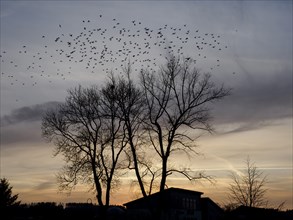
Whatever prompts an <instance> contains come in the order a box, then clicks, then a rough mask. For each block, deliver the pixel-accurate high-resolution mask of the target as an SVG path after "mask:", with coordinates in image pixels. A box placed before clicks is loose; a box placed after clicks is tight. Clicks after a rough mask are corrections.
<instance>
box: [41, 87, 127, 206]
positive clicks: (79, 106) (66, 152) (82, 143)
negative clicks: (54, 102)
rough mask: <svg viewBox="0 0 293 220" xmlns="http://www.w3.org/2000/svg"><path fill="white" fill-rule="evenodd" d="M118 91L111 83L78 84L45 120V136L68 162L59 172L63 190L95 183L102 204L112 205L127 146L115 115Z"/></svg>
mask: <svg viewBox="0 0 293 220" xmlns="http://www.w3.org/2000/svg"><path fill="white" fill-rule="evenodd" d="M115 94H116V92H115V89H114V88H113V87H112V85H107V86H106V87H105V88H104V89H103V90H102V91H101V90H99V89H98V88H97V87H92V88H87V89H84V88H82V87H81V86H79V87H78V88H75V89H72V90H69V95H68V97H67V98H66V101H65V103H64V104H62V105H60V106H59V108H57V109H54V110H50V111H48V112H47V113H46V114H45V115H44V117H43V121H42V133H43V136H44V138H45V139H47V140H48V141H52V142H53V143H54V144H55V146H56V155H58V154H61V155H63V157H64V159H65V162H66V165H65V166H64V168H63V169H62V170H61V172H60V173H59V174H58V181H59V187H60V190H69V191H71V190H72V189H73V188H74V186H76V185H77V184H78V183H79V182H81V183H86V184H90V185H92V184H94V188H95V190H96V193H97V194H96V197H97V200H98V203H99V205H101V206H104V205H106V206H108V205H109V202H110V191H111V189H112V188H111V187H112V183H114V182H117V179H115V177H118V176H117V175H118V171H117V169H118V168H119V167H120V164H119V162H118V161H119V157H120V155H121V153H122V152H123V148H124V146H125V142H124V138H123V132H121V123H120V120H119V118H117V117H116V115H115V114H116V113H115V112H116V108H115V97H116V96H115ZM121 134H122V135H121ZM104 187H105V191H106V196H105V201H106V202H105V203H104V202H103V191H104V190H103V188H104Z"/></svg>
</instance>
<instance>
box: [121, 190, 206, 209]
mask: <svg viewBox="0 0 293 220" xmlns="http://www.w3.org/2000/svg"><path fill="white" fill-rule="evenodd" d="M171 192H184V193H192V194H197V195H199V196H200V195H202V194H203V192H198V191H193V190H188V189H181V188H173V187H171V188H168V189H165V190H164V191H163V193H171ZM160 193H161V192H156V193H153V194H151V195H149V196H147V197H141V198H139V199H136V200H133V201H130V202H127V203H124V204H123V205H124V206H127V205H130V204H133V203H137V202H140V201H143V200H148V199H151V198H154V197H157V196H158V195H159V194H160Z"/></svg>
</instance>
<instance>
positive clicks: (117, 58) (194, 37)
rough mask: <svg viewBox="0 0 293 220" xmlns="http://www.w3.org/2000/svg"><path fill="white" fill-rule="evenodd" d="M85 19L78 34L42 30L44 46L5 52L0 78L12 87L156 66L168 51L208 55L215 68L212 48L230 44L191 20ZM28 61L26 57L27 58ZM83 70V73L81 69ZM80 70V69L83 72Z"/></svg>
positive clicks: (218, 49)
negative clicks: (128, 66)
mask: <svg viewBox="0 0 293 220" xmlns="http://www.w3.org/2000/svg"><path fill="white" fill-rule="evenodd" d="M103 19H104V17H103V15H98V16H97V20H88V19H84V20H82V21H80V24H81V25H80V30H79V31H76V30H75V31H74V32H77V33H74V32H72V33H65V29H64V28H63V25H61V24H59V25H58V26H57V29H58V30H59V31H60V33H59V34H57V36H55V37H54V38H53V39H50V38H49V35H47V36H46V35H41V36H40V38H41V39H40V40H41V42H42V43H43V45H41V46H38V48H32V47H31V46H29V45H21V46H20V48H19V49H18V50H17V51H15V50H14V51H6V50H3V51H1V54H0V58H1V78H2V79H6V80H7V82H8V83H9V84H10V85H11V86H15V85H22V86H27V85H28V86H35V85H37V83H38V81H39V80H40V79H41V77H43V78H45V79H46V80H47V81H48V82H49V83H52V82H53V80H60V79H62V80H66V79H67V78H69V77H72V76H73V73H75V74H85V73H93V74H95V73H100V72H104V73H109V72H111V71H113V72H120V73H121V72H122V71H123V70H122V69H123V67H124V66H125V65H126V64H127V63H131V65H132V70H133V71H134V72H139V71H141V69H148V70H149V71H156V70H157V68H158V66H160V65H161V64H163V62H164V59H165V57H166V56H168V54H174V55H180V56H182V57H183V56H184V57H185V59H191V60H192V61H193V62H194V63H197V62H198V61H203V60H205V59H206V60H209V63H210V67H209V68H210V70H213V69H214V68H216V67H219V66H220V60H219V58H215V57H214V56H213V57H212V58H209V59H208V54H209V53H208V51H211V50H214V51H213V54H214V53H215V52H221V51H222V50H224V49H225V48H227V46H225V45H224V46H223V45H222V43H221V37H220V35H217V34H213V33H201V32H200V30H198V29H195V28H189V27H188V25H186V24H184V25H182V26H176V27H173V26H170V25H168V24H165V25H163V26H161V27H157V28H151V27H146V26H145V25H144V24H143V23H142V22H141V21H137V20H132V21H129V22H128V23H127V24H125V25H123V24H122V23H121V22H120V21H119V20H117V19H116V18H111V20H106V19H104V21H105V22H106V23H105V25H100V26H99V25H97V24H101V22H102V21H103ZM23 60H25V61H26V62H23ZM81 70H82V72H80V71H81ZM78 72H79V73H78Z"/></svg>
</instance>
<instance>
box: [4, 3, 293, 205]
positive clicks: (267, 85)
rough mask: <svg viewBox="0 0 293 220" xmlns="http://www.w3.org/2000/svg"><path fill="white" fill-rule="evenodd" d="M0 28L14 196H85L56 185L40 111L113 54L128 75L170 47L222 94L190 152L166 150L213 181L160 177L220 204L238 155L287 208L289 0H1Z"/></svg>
mask: <svg viewBox="0 0 293 220" xmlns="http://www.w3.org/2000/svg"><path fill="white" fill-rule="evenodd" d="M159 32H160V33H159ZM0 33H1V39H0V40H1V41H0V43H1V48H0V50H1V51H0V52H1V78H0V79H1V100H0V101H1V155H0V157H1V161H0V167H1V169H0V177H1V178H3V177H5V178H7V179H8V180H9V182H10V184H11V185H12V186H13V192H14V193H18V194H19V199H20V200H21V201H22V202H27V203H30V202H43V201H54V202H64V203H66V202H87V201H93V202H96V201H95V199H94V198H95V196H94V195H93V194H92V193H91V192H88V190H89V189H88V187H86V186H78V187H77V188H76V190H75V191H73V192H72V194H71V195H70V196H68V195H66V194H63V193H58V186H57V182H56V177H55V175H56V173H57V172H58V171H59V170H60V168H61V167H62V166H63V165H64V161H63V160H62V157H59V156H58V157H54V156H53V149H54V146H53V144H52V143H47V142H45V140H44V139H43V138H42V136H41V117H42V114H43V113H44V111H45V110H46V109H48V108H50V107H52V106H55V105H56V104H57V103H60V102H64V100H65V97H66V96H67V90H68V89H70V88H74V87H76V86H78V85H79V84H80V85H82V86H84V87H87V86H90V85H93V84H98V85H102V84H103V82H105V80H106V77H107V75H108V73H109V72H110V71H111V70H112V71H114V73H117V74H119V72H120V71H121V64H123V63H125V60H124V58H126V60H127V61H128V60H130V62H133V72H132V77H133V79H134V80H136V79H137V76H138V73H139V70H140V69H141V68H148V69H150V70H152V69H156V68H158V67H157V66H159V65H162V64H163V63H164V56H166V54H167V53H169V52H173V53H174V54H175V55H176V53H179V55H182V56H185V57H191V58H193V59H194V60H196V65H197V67H198V68H199V69H200V71H202V72H210V73H211V75H212V80H214V81H215V83H219V84H222V83H223V84H224V85H225V86H226V87H228V88H231V89H232V92H231V95H230V96H229V97H226V98H225V99H223V100H222V101H220V102H218V103H215V104H214V105H213V106H212V116H213V126H214V129H215V132H214V133H213V134H203V135H202V136H201V137H200V138H199V139H198V140H197V145H198V148H197V150H198V152H199V153H200V154H199V155H197V156H194V157H192V158H189V159H188V158H186V157H184V156H183V155H177V156H176V157H173V158H172V160H173V161H172V163H174V164H177V165H178V166H181V167H190V168H191V169H192V170H194V171H197V170H204V171H205V172H206V174H207V175H210V176H213V178H214V184H211V183H210V182H208V181H204V180H202V181H199V182H196V183H194V184H191V183H189V182H188V181H187V180H185V179H182V178H181V177H177V176H173V177H172V176H171V177H170V178H169V180H168V182H167V185H168V186H169V187H182V188H186V189H191V190H196V191H201V192H203V193H204V195H203V196H207V197H210V198H211V199H213V200H214V201H216V202H217V203H219V204H224V203H225V202H227V191H228V184H229V183H231V180H230V179H229V172H230V171H234V172H238V173H241V172H243V171H244V170H243V169H244V168H245V163H244V161H245V160H246V158H247V157H248V156H249V157H250V158H251V160H252V161H253V162H255V164H256V166H257V167H258V169H260V170H261V171H263V172H264V174H265V175H267V179H268V183H267V185H266V187H267V189H268V191H267V198H268V200H269V202H270V203H269V205H270V206H271V207H277V206H278V205H279V204H281V203H282V202H285V208H288V209H292V208H293V206H292V204H293V201H292V198H293V193H292V185H293V184H292V175H293V173H292V172H293V170H292V166H293V159H292V153H293V152H292V92H293V91H292V39H293V38H292V1H290V0H289V1H277V0H276V1H2V0H1V32H0ZM161 37H162V38H161ZM161 39H164V40H163V41H162V40H161ZM125 48H126V49H125ZM181 53H182V54H181ZM154 63H155V64H156V65H157V66H154ZM132 179H133V175H132V174H128V175H125V176H124V177H123V185H121V187H120V188H119V189H118V190H117V191H115V192H113V196H112V201H111V203H112V204H122V203H125V202H128V201H129V200H131V199H133V198H136V196H137V194H136V191H135V189H133V188H132V187H130V183H131V180H132Z"/></svg>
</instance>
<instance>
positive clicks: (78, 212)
mask: <svg viewBox="0 0 293 220" xmlns="http://www.w3.org/2000/svg"><path fill="white" fill-rule="evenodd" d="M123 215H125V209H124V207H122V206H110V207H109V208H108V209H107V210H105V209H104V208H102V207H101V206H98V205H94V204H91V203H67V204H66V205H64V204H57V203H55V202H39V203H31V204H21V205H15V206H9V207H5V208H3V207H1V215H0V218H1V219H7V220H53V219H54V220H59V219H60V220H61V219H62V220H67V219H68V220H81V219H82V220H91V219H124V217H123ZM118 216H119V218H118Z"/></svg>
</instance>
